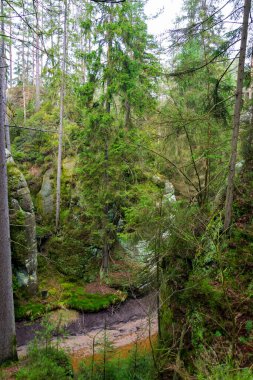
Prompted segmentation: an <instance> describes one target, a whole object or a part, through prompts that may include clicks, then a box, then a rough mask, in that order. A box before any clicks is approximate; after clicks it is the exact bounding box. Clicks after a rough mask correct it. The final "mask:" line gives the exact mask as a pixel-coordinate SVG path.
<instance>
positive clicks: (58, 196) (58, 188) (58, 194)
mask: <svg viewBox="0 0 253 380" xmlns="http://www.w3.org/2000/svg"><path fill="white" fill-rule="evenodd" d="M67 8H68V7H67V0H64V32H63V57H62V78H61V93H60V125H59V137H58V160H57V185H56V216H55V227H56V230H58V229H59V222H60V205H61V165H62V135H63V115H64V96H65V74H66V56H67Z"/></svg>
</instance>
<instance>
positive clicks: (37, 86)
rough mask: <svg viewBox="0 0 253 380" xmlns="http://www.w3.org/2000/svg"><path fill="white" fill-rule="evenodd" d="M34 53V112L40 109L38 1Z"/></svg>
mask: <svg viewBox="0 0 253 380" xmlns="http://www.w3.org/2000/svg"><path fill="white" fill-rule="evenodd" d="M35 4H36V32H37V33H36V52H35V67H36V69H35V111H36V112H38V111H39V109H40V50H39V49H40V39H39V1H38V0H36V3H35Z"/></svg>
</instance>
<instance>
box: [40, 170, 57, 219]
mask: <svg viewBox="0 0 253 380" xmlns="http://www.w3.org/2000/svg"><path fill="white" fill-rule="evenodd" d="M52 175H53V169H49V170H47V171H46V172H45V174H44V176H43V182H42V186H41V189H40V192H39V194H38V209H39V211H40V212H41V214H42V215H43V216H46V217H50V216H52V214H53V212H54V189H53V181H52Z"/></svg>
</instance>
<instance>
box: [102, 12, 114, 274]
mask: <svg viewBox="0 0 253 380" xmlns="http://www.w3.org/2000/svg"><path fill="white" fill-rule="evenodd" d="M111 21H112V15H111V14H110V15H109V23H110V22H111ZM111 50H112V37H111V33H109V32H108V48H107V67H108V69H109V73H108V77H107V82H106V87H107V88H106V91H107V97H106V104H105V109H106V112H107V113H108V114H110V113H111V93H110V92H111V89H110V86H111V63H112V62H111ZM104 149H105V150H104V158H105V164H104V166H105V173H104V178H105V192H106V194H107V193H108V185H109V176H108V166H109V147H108V136H107V133H105V147H104ZM104 212H105V222H104V224H105V226H104V246H103V263H102V265H103V270H104V271H105V272H108V267H109V255H110V246H109V243H108V241H109V238H110V236H109V235H110V231H108V221H109V217H108V213H109V206H108V204H107V203H106V205H105V207H104Z"/></svg>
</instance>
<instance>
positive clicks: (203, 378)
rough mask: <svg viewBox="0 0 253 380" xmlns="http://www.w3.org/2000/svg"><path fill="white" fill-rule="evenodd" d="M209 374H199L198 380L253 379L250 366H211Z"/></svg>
mask: <svg viewBox="0 0 253 380" xmlns="http://www.w3.org/2000/svg"><path fill="white" fill-rule="evenodd" d="M208 372H209V374H208V375H207V373H204V374H201V373H200V374H198V375H197V379H198V380H221V379H222V380H252V378H253V372H252V371H251V369H249V368H234V367H232V366H231V365H228V364H227V365H216V366H212V367H211V366H210V369H209V371H208Z"/></svg>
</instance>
